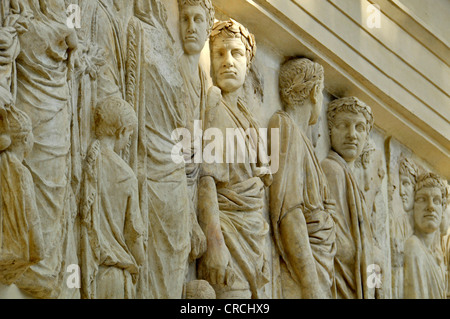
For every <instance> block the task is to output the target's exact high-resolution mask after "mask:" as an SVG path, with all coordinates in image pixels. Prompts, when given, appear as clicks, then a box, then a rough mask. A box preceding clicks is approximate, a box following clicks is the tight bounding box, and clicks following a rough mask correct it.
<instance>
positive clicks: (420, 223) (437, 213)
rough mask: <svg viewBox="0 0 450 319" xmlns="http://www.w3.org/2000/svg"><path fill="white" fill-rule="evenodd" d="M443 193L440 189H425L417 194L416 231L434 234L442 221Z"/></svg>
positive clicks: (415, 202) (415, 209) (415, 203)
mask: <svg viewBox="0 0 450 319" xmlns="http://www.w3.org/2000/svg"><path fill="white" fill-rule="evenodd" d="M442 210H443V207H442V193H441V190H440V189H439V188H438V187H423V188H421V189H419V190H418V191H417V192H416V195H415V200H414V221H415V225H416V230H418V231H421V232H423V233H427V234H430V233H433V232H435V231H436V230H438V229H439V226H440V224H441V221H442Z"/></svg>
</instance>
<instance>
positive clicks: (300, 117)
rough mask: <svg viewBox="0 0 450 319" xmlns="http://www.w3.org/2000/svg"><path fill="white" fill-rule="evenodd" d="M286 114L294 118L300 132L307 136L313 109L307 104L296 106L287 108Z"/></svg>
mask: <svg viewBox="0 0 450 319" xmlns="http://www.w3.org/2000/svg"><path fill="white" fill-rule="evenodd" d="M286 113H288V114H289V115H290V116H291V117H292V119H293V120H294V122H295V124H297V126H298V127H299V128H300V130H301V131H302V132H303V133H305V134H306V133H307V131H308V127H309V121H310V119H311V107H310V106H309V105H307V103H306V104H303V105H296V106H293V107H288V108H286Z"/></svg>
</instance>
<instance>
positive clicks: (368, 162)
mask: <svg viewBox="0 0 450 319" xmlns="http://www.w3.org/2000/svg"><path fill="white" fill-rule="evenodd" d="M354 166H355V167H354V173H355V177H356V180H357V181H358V185H359V186H360V189H361V190H362V191H363V194H364V199H365V202H366V207H367V212H368V216H369V221H370V228H371V230H372V236H373V239H374V246H373V249H374V251H373V256H374V261H375V264H377V265H379V266H380V267H381V268H382V269H385V268H386V266H387V263H386V260H385V259H386V258H385V257H384V251H383V246H382V242H381V237H382V234H381V233H380V229H378V226H379V223H378V221H377V217H378V216H377V209H378V211H379V210H381V207H378V206H377V201H376V197H377V196H378V194H380V192H381V185H382V183H383V179H384V177H385V176H386V171H385V169H384V163H383V152H382V151H381V150H378V149H376V147H375V144H374V142H373V141H372V140H370V139H369V140H368V141H367V143H366V145H365V146H364V149H363V151H362V153H361V155H360V156H359V157H358V159H357V160H356V161H355V165H354ZM381 282H382V283H383V282H384V281H381ZM383 293H384V290H383V287H382V285H381V286H380V287H377V289H376V295H375V296H376V298H377V299H383V298H384V297H383Z"/></svg>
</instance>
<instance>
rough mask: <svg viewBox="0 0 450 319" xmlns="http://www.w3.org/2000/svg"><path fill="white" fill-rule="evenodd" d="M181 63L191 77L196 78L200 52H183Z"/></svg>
mask: <svg viewBox="0 0 450 319" xmlns="http://www.w3.org/2000/svg"><path fill="white" fill-rule="evenodd" d="M182 63H183V64H184V65H185V67H186V69H187V70H189V74H190V76H191V78H198V65H199V63H200V53H198V54H187V53H184V54H183V61H182Z"/></svg>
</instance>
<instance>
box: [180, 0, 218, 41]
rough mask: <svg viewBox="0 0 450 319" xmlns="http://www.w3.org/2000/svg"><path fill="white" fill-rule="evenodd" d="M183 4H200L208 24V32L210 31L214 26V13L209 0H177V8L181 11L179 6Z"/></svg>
mask: <svg viewBox="0 0 450 319" xmlns="http://www.w3.org/2000/svg"><path fill="white" fill-rule="evenodd" d="M184 6H193V7H195V6H201V7H202V8H203V10H205V15H206V21H207V25H208V30H207V31H208V33H210V32H211V30H212V28H213V26H214V16H215V14H216V12H215V10H214V6H213V5H212V2H211V0H178V8H179V11H180V12H181V8H182V7H184Z"/></svg>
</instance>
